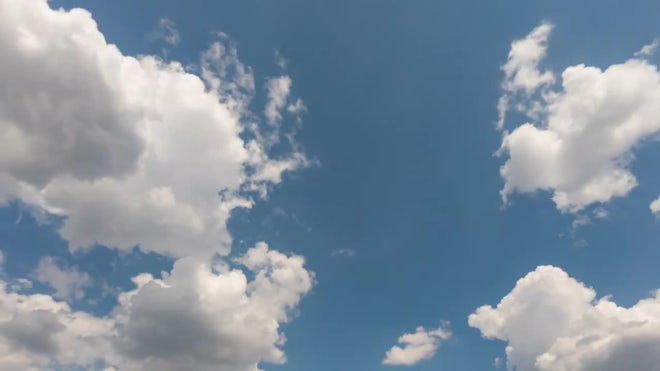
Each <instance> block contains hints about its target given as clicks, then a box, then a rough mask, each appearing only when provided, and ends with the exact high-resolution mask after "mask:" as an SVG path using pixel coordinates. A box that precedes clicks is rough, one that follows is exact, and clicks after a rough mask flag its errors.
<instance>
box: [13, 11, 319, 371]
mask: <svg viewBox="0 0 660 371" xmlns="http://www.w3.org/2000/svg"><path fill="white" fill-rule="evenodd" d="M0 13H1V14H3V22H2V23H0V52H2V54H3V55H6V58H4V59H3V68H2V69H0V81H3V84H0V96H1V97H2V98H1V99H0V203H7V202H10V201H12V200H14V199H19V200H21V202H22V203H25V204H26V205H28V206H27V208H28V209H29V210H30V211H31V212H33V213H35V215H36V216H37V217H39V218H40V221H42V222H48V221H49V219H48V213H51V214H55V215H56V216H59V217H62V218H61V219H62V220H63V226H62V228H61V229H60V230H59V232H60V234H61V236H62V237H63V238H65V239H66V240H67V241H68V242H69V246H70V248H71V249H79V248H85V247H89V246H92V245H94V244H101V245H105V246H108V247H116V248H123V249H131V248H132V247H133V246H135V245H139V246H140V248H141V249H142V250H144V251H152V252H156V253H158V254H162V255H170V256H173V257H176V258H179V259H177V260H176V262H175V264H174V268H173V269H172V271H171V272H169V273H163V275H162V277H161V278H154V277H152V276H150V275H147V274H142V275H139V276H137V277H135V279H134V282H135V283H136V286H137V287H136V288H135V289H134V290H131V291H128V292H124V293H121V294H120V295H119V304H118V305H117V307H116V308H115V309H114V311H113V312H112V313H111V314H110V315H108V316H107V317H94V316H92V315H90V314H87V313H83V312H78V311H74V310H72V309H71V308H70V307H69V305H68V304H67V303H65V302H63V301H58V300H56V299H54V298H53V297H52V296H49V295H41V294H34V295H23V294H20V293H19V292H20V290H21V289H22V288H24V287H27V282H29V281H26V282H19V281H16V283H11V282H10V283H5V282H1V283H0V288H1V290H0V369H2V370H27V369H50V368H57V369H60V368H66V369H69V368H76V367H82V368H92V365H98V364H99V362H100V363H101V364H104V365H103V366H102V367H106V366H107V367H108V369H113V368H116V369H120V370H129V371H130V370H144V369H154V370H165V371H167V370H181V369H194V370H206V369H208V370H218V369H221V370H223V371H256V370H258V365H259V364H260V363H261V362H270V363H283V362H285V361H286V357H285V355H284V352H283V350H282V346H283V345H284V343H285V340H286V339H285V337H284V335H283V333H282V331H281V328H280V327H281V325H282V324H284V323H287V322H288V321H290V320H291V319H292V313H295V310H296V309H297V307H298V303H299V301H300V299H301V298H302V296H304V295H305V294H306V293H307V292H309V291H310V290H311V288H312V286H313V283H314V276H313V273H312V272H310V271H308V270H306V269H305V268H304V259H303V258H302V257H298V256H287V255H284V254H282V253H279V252H277V251H273V250H269V249H268V247H267V246H266V244H265V243H260V244H258V245H257V246H256V247H254V248H252V249H250V250H248V252H247V253H246V255H244V256H243V257H241V258H239V259H237V260H236V261H235V263H236V264H237V265H242V266H243V267H245V269H239V268H238V267H232V265H231V264H229V263H227V262H226V261H224V262H223V261H216V260H217V259H218V256H217V255H226V254H228V253H229V250H230V246H231V236H230V234H229V232H228V231H227V226H226V222H227V220H228V218H229V217H230V215H231V212H232V210H234V209H235V208H237V207H250V206H251V205H252V204H253V202H254V201H253V199H252V197H257V196H261V197H266V196H267V193H268V191H269V189H270V188H271V187H272V186H273V185H275V184H277V183H280V182H281V181H282V176H283V173H285V172H287V171H292V170H295V169H298V168H300V167H302V166H306V165H307V164H308V160H307V158H306V157H305V155H304V153H303V152H302V151H301V149H300V148H299V146H298V145H297V144H296V142H295V141H294V140H293V134H294V133H293V132H291V131H289V132H284V130H283V129H282V128H280V127H278V128H277V130H275V129H273V128H272V127H269V128H268V129H267V131H268V134H269V138H271V137H273V135H275V136H279V135H282V136H284V137H286V139H287V140H288V143H289V144H290V150H289V151H287V150H286V149H282V148H278V156H277V157H274V156H272V155H271V153H269V146H270V143H269V142H267V141H266V140H264V139H263V137H264V136H263V135H262V133H261V130H262V127H264V126H269V125H260V124H261V120H260V119H259V116H258V115H257V114H255V113H254V112H251V111H250V110H249V109H248V106H249V103H250V101H251V99H252V97H253V95H254V76H253V74H252V70H251V69H250V68H249V67H246V66H245V65H243V64H242V63H241V62H240V60H239V59H238V55H237V51H236V48H235V47H234V46H233V45H232V44H231V42H229V41H228V39H227V37H226V35H223V34H221V35H219V38H220V41H218V42H215V43H213V44H211V46H210V47H209V49H208V50H207V51H205V52H204V53H202V55H201V61H200V65H199V66H198V67H190V68H188V69H184V68H183V66H181V65H180V64H179V63H176V62H171V63H165V62H163V61H161V60H160V59H159V58H157V57H154V56H140V57H131V56H126V55H124V54H122V53H121V52H120V50H119V49H118V48H117V47H116V46H114V45H111V44H107V42H106V40H105V38H104V36H103V34H102V33H101V32H99V30H98V28H97V25H96V23H95V22H94V20H93V19H92V17H91V14H89V13H88V12H87V11H85V10H83V9H74V10H71V11H64V10H53V9H51V8H50V7H49V4H48V2H47V1H45V0H0ZM196 68H197V69H198V70H199V71H198V72H199V74H200V76H201V77H200V76H197V75H195V74H193V73H191V72H188V71H193V70H195V69H196ZM287 79H288V81H289V83H288V84H289V85H288V86H290V85H291V79H290V78H289V77H287ZM278 97H279V98H282V96H281V95H280V96H278ZM287 97H288V93H287V94H286V96H285V97H284V98H282V99H284V101H279V100H278V101H277V103H276V104H275V108H276V109H277V110H280V109H282V108H283V107H285V105H286V104H287V99H288V98H287ZM279 98H278V99H279ZM282 102H283V103H282ZM214 259H215V260H214ZM35 276H36V277H37V278H38V279H39V280H41V281H43V282H46V283H48V284H49V285H51V286H52V287H53V288H54V289H55V290H56V294H55V296H57V297H61V298H65V299H67V300H72V299H75V298H80V297H81V296H82V294H83V288H84V287H85V285H86V284H87V283H88V282H89V281H90V279H89V276H87V275H86V274H85V273H82V272H80V271H78V270H77V269H75V268H64V267H63V266H60V265H58V264H57V263H56V262H55V261H53V260H52V259H51V258H44V259H43V260H41V262H40V264H39V266H38V268H37V270H36V273H35ZM95 367H96V366H95Z"/></svg>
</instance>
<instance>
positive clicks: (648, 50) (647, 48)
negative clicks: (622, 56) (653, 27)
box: [635, 39, 660, 58]
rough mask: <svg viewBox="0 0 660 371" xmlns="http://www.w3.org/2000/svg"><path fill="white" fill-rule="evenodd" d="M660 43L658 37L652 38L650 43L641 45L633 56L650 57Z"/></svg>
mask: <svg viewBox="0 0 660 371" xmlns="http://www.w3.org/2000/svg"><path fill="white" fill-rule="evenodd" d="M658 45H660V39H654V40H653V42H652V43H650V44H646V45H644V46H642V48H641V49H639V50H638V51H637V52H635V57H638V58H645V57H650V56H652V55H653V54H655V51H656V49H658Z"/></svg>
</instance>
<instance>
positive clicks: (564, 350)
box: [468, 266, 660, 371]
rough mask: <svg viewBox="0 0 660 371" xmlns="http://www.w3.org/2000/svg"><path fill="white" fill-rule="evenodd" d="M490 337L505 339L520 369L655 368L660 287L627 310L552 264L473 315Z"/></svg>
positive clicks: (659, 333)
mask: <svg viewBox="0 0 660 371" xmlns="http://www.w3.org/2000/svg"><path fill="white" fill-rule="evenodd" d="M468 323H469V325H470V326H472V327H475V328H477V329H479V331H481V334H482V335H483V336H484V337H485V338H487V339H499V340H503V341H506V342H507V347H506V355H507V364H508V366H509V367H516V369H517V370H520V371H531V370H540V371H563V370H565V371H568V370H571V371H596V370H599V371H607V370H612V371H615V370H655V369H657V365H659V364H660V352H659V351H660V292H658V293H656V294H655V295H654V296H653V297H651V298H648V299H644V300H641V301H639V302H638V303H637V304H635V305H633V306H632V307H630V308H624V307H620V306H618V305H617V304H616V303H614V302H613V301H611V300H610V298H609V297H604V298H602V299H599V300H596V293H595V291H594V290H593V289H591V288H589V287H586V286H585V285H584V284H583V283H581V282H578V281H577V280H575V279H574V278H572V277H570V276H569V275H568V274H566V272H564V271H563V270H561V269H559V268H556V267H553V266H539V267H538V268H537V269H536V270H535V271H533V272H530V273H529V274H527V275H526V276H525V277H524V278H522V279H520V280H519V281H518V282H517V283H516V285H515V287H514V288H513V290H511V292H510V293H508V294H507V295H506V296H505V297H503V298H502V300H501V301H500V303H499V304H498V305H497V306H496V307H492V306H490V305H486V306H483V307H480V308H479V309H477V310H476V312H475V313H473V314H471V315H470V316H469V318H468Z"/></svg>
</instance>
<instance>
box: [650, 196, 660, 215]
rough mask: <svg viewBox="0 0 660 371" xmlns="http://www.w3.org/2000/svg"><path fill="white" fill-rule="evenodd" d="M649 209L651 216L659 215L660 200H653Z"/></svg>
mask: <svg viewBox="0 0 660 371" xmlns="http://www.w3.org/2000/svg"><path fill="white" fill-rule="evenodd" d="M649 209H651V212H652V213H653V214H658V213H660V198H656V199H655V200H653V201H651V203H650V204H649Z"/></svg>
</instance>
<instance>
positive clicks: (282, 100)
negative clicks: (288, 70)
mask: <svg viewBox="0 0 660 371" xmlns="http://www.w3.org/2000/svg"><path fill="white" fill-rule="evenodd" d="M266 86H267V88H268V103H266V109H265V110H264V115H266V118H268V122H269V123H270V124H271V125H278V124H279V122H280V121H282V113H281V110H282V109H283V108H284V106H285V105H286V102H287V101H288V99H289V94H290V93H291V78H290V77H289V76H279V77H273V78H271V79H268V82H267V84H266Z"/></svg>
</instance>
